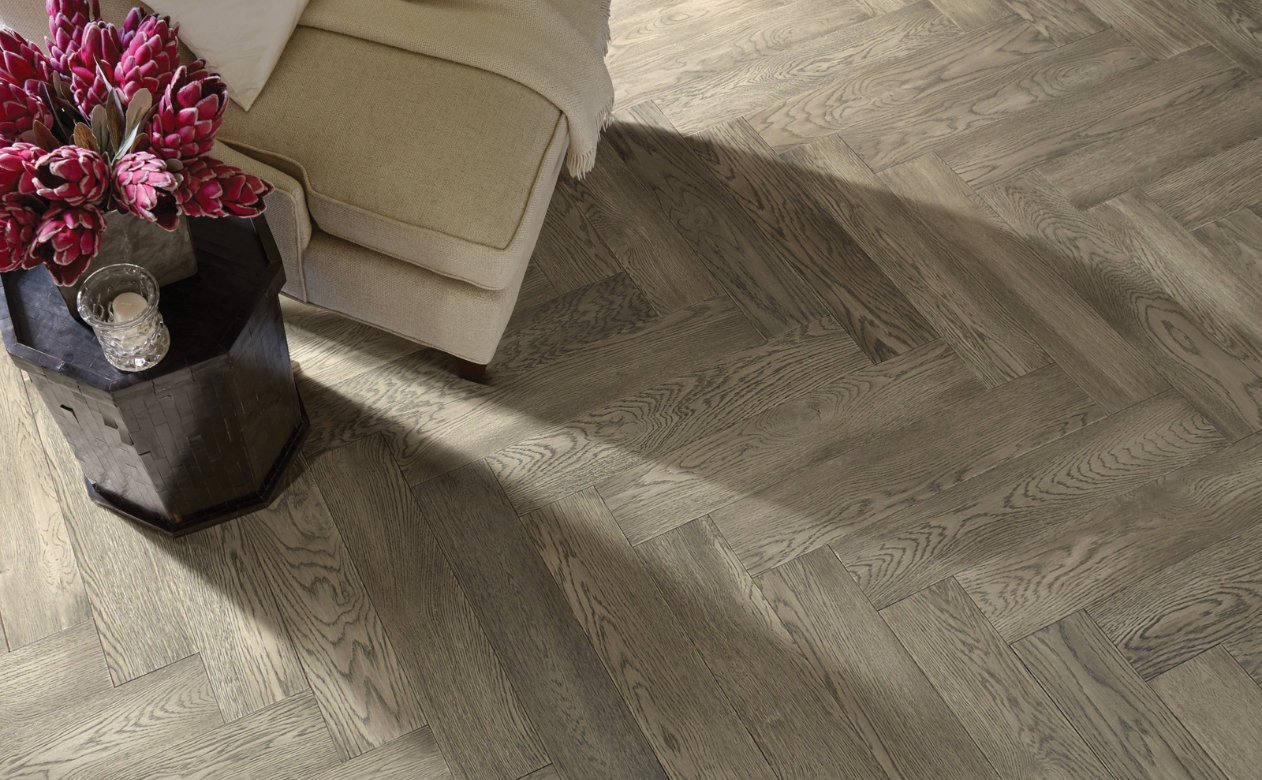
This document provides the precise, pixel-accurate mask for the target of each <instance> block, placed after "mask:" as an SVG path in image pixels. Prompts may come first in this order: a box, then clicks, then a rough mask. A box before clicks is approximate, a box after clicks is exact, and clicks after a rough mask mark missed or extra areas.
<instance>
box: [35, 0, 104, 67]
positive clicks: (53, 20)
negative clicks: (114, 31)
mask: <svg viewBox="0 0 1262 780" xmlns="http://www.w3.org/2000/svg"><path fill="white" fill-rule="evenodd" d="M44 8H45V10H47V11H48V34H49V35H50V36H52V37H51V38H45V39H44V43H46V44H47V45H48V56H49V61H50V63H51V64H52V67H53V68H54V69H55V70H56V71H57V72H58V73H60V74H61V75H62V76H63V77H65V78H67V79H69V78H70V65H69V63H68V62H67V60H68V59H69V57H70V55H71V54H73V53H74V50H75V49H77V48H79V43H80V42H81V41H82V40H83V30H84V28H85V27H87V26H88V22H91V21H92V20H94V19H100V18H101V3H100V0H47V2H46V3H45V4H44Z"/></svg>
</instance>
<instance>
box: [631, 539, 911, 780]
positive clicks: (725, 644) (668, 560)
mask: <svg viewBox="0 0 1262 780" xmlns="http://www.w3.org/2000/svg"><path fill="white" fill-rule="evenodd" d="M640 554H641V556H642V557H643V558H644V561H645V563H646V565H647V566H648V567H649V569H650V570H651V571H652V572H653V575H654V577H655V578H656V580H657V585H658V588H659V589H660V590H661V593H662V597H663V598H664V599H665V600H666V603H667V604H669V605H670V607H671V609H673V610H674V612H675V615H676V616H677V617H678V619H679V623H680V625H682V626H683V629H684V631H686V632H687V634H688V636H689V637H690V638H691V639H692V642H693V644H694V645H696V647H697V651H698V652H699V653H700V654H701V657H702V658H703V659H704V660H705V662H706V664H707V665H708V666H709V667H710V670H711V671H712V672H713V673H714V676H715V678H716V679H718V681H719V684H720V685H721V686H723V689H724V690H725V691H726V692H727V695H728V698H729V699H730V700H731V702H732V706H733V707H735V708H736V712H737V713H738V714H739V715H740V716H741V719H742V720H744V722H745V725H746V727H748V728H749V731H750V733H751V734H753V737H754V740H755V741H757V743H758V745H759V747H761V748H762V751H763V754H764V755H766V756H767V760H768V761H769V762H770V763H771V765H772V767H773V768H774V769H775V770H776V772H777V774H778V775H779V776H780V777H781V778H782V780H788V778H794V780H806V778H819V779H820V780H823V779H824V778H833V777H836V776H837V774H838V773H839V772H841V773H844V774H845V776H846V777H848V778H856V779H857V778H873V779H875V778H884V777H886V775H885V773H884V772H883V771H882V770H881V768H880V765H879V764H878V763H877V761H876V760H875V758H873V756H872V754H871V753H870V752H869V750H868V748H867V746H866V745H865V744H864V742H863V740H862V738H861V737H860V736H859V734H858V733H857V732H856V731H855V730H854V728H853V726H852V725H851V724H850V722H849V721H848V720H847V718H846V715H845V713H844V712H842V710H841V707H840V705H839V704H838V703H837V701H836V700H835V699H833V698H832V696H831V695H829V693H827V692H826V690H825V688H824V685H823V681H822V680H821V679H820V678H819V676H818V675H817V674H816V672H815V670H814V669H813V668H812V667H811V666H810V664H809V662H808V661H807V659H806V656H804V655H803V654H802V651H801V650H799V649H798V648H797V646H796V645H795V644H794V643H793V637H792V636H791V635H790V634H789V632H788V631H787V630H786V629H785V627H784V626H783V625H782V624H781V623H780V619H779V618H778V617H776V614H775V611H774V610H773V609H772V607H771V604H770V603H769V602H768V601H767V599H766V598H765V597H764V596H763V595H762V592H761V591H760V590H759V589H758V587H757V586H756V585H755V584H754V582H753V581H752V580H751V579H750V578H749V575H748V574H746V573H745V570H744V569H742V568H741V565H740V562H739V561H737V560H736V557H735V555H733V554H732V551H731V549H730V548H729V547H728V546H727V543H726V542H724V541H723V537H722V535H721V534H720V533H719V531H718V529H717V528H715V527H714V525H713V524H712V523H711V522H710V521H709V520H708V519H707V518H702V519H700V520H695V521H693V522H691V523H689V524H687V525H685V526H683V527H681V528H677V529H675V530H673V531H670V532H668V533H665V534H662V535H661V536H658V537H656V538H655V539H652V540H651V541H649V542H647V543H645V544H644V545H642V546H641V547H640ZM699 595H700V596H701V597H700V598H699V597H698V596H699ZM769 681H774V684H768V682H769Z"/></svg>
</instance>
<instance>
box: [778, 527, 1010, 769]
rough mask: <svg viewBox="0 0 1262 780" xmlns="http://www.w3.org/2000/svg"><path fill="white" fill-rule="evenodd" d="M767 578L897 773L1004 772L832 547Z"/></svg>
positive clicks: (853, 715)
mask: <svg viewBox="0 0 1262 780" xmlns="http://www.w3.org/2000/svg"><path fill="white" fill-rule="evenodd" d="M760 584H761V586H762V592H763V594H764V595H765V596H766V598H767V600H768V601H769V602H770V603H771V606H772V607H773V608H774V609H775V611H776V615H777V616H778V617H779V618H780V622H781V623H783V624H784V627H785V629H786V630H787V631H788V632H789V634H790V635H791V636H792V637H793V640H794V642H795V643H796V644H797V646H798V647H799V648H800V649H801V650H802V651H803V652H804V653H805V654H806V657H807V660H808V661H809V662H810V664H811V666H812V667H813V668H814V669H815V671H816V673H817V674H819V676H820V678H821V679H823V680H824V684H825V686H827V688H828V690H829V692H830V693H832V695H833V697H834V698H835V699H837V701H838V702H839V703H840V704H841V706H842V709H843V710H844V711H845V713H846V716H847V717H848V718H849V719H850V722H851V723H852V724H853V725H854V727H855V730H856V731H858V732H859V734H860V735H862V737H863V739H864V742H865V743H866V744H867V746H868V749H869V750H870V751H871V752H872V754H873V755H874V756H875V757H876V758H877V760H878V761H879V762H880V763H881V766H882V768H884V769H885V770H886V773H887V774H889V775H890V777H903V778H906V780H918V779H920V778H923V779H924V780H931V779H934V780H936V778H947V777H961V778H963V777H969V778H978V780H982V779H983V778H995V777H997V775H996V774H995V771H994V769H992V768H991V766H990V764H989V763H988V762H987V761H986V758H985V757H984V756H983V755H982V754H981V752H980V751H979V750H978V748H977V745H975V744H974V743H973V740H972V738H971V737H969V735H968V732H966V731H965V730H964V727H963V726H961V725H960V722H959V720H958V719H956V717H955V714H954V713H952V712H951V710H950V709H949V708H948V707H947V706H946V703H945V702H943V701H942V697H941V696H939V695H938V692H937V691H936V690H934V688H933V686H932V685H930V684H929V680H928V679H927V678H926V677H925V675H924V672H922V671H921V670H920V668H919V667H918V666H916V664H915V662H914V661H913V660H912V658H911V656H910V655H908V654H907V651H906V650H904V649H903V647H902V645H900V644H899V643H898V639H897V638H896V637H895V636H894V634H893V632H891V631H890V629H889V627H888V626H887V625H886V624H885V622H884V621H882V620H881V617H880V616H879V615H878V614H877V612H876V610H875V609H873V608H872V605H871V604H870V603H869V602H868V601H867V599H866V597H864V595H863V593H862V592H861V591H860V590H859V588H858V586H856V584H855V582H854V580H853V579H851V577H850V575H849V574H848V573H847V572H846V570H845V569H844V568H843V567H842V565H841V563H840V562H839V561H838V560H837V558H836V557H835V556H834V555H833V554H832V553H831V552H830V551H828V550H826V549H824V550H815V551H814V552H809V553H807V554H805V555H803V556H801V557H799V558H797V559H795V560H793V561H790V562H789V563H786V564H785V565H783V566H781V567H779V568H776V569H772V570H771V571H769V572H767V573H766V574H764V575H762V577H761V579H760Z"/></svg>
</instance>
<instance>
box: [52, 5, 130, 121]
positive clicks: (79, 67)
mask: <svg viewBox="0 0 1262 780" xmlns="http://www.w3.org/2000/svg"><path fill="white" fill-rule="evenodd" d="M122 50H123V44H122V41H121V40H120V38H119V35H118V28H117V27H115V26H114V25H112V24H109V23H108V22H100V21H97V22H90V23H89V24H88V25H87V26H86V27H84V28H83V40H82V41H81V42H80V43H79V48H77V49H75V50H74V52H73V53H72V54H71V55H70V56H69V57H67V59H66V64H67V67H69V69H70V90H71V91H72V92H73V93H74V99H75V103H78V104H79V110H80V111H82V112H83V114H84V116H91V115H92V109H93V108H96V107H97V106H99V105H101V104H102V103H104V102H105V101H106V99H107V98H108V97H109V92H110V88H111V87H113V86H114V84H113V79H114V70H115V68H117V67H118V62H119V60H120V59H121V58H122V55H123V51H122Z"/></svg>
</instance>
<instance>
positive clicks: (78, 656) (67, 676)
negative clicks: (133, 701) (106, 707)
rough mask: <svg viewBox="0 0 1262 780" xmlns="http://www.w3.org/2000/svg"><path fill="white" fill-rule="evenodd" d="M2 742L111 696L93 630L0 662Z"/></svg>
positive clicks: (80, 629)
mask: <svg viewBox="0 0 1262 780" xmlns="http://www.w3.org/2000/svg"><path fill="white" fill-rule="evenodd" d="M0 680H4V685H3V686H0V737H4V738H6V739H7V738H8V737H7V736H6V735H11V734H13V733H14V732H15V731H17V730H19V729H20V728H21V727H22V726H23V725H24V724H27V723H29V722H30V721H31V720H33V719H35V718H38V717H41V716H44V715H47V714H48V713H49V712H52V711H55V710H58V709H76V708H81V706H82V704H83V702H85V701H87V700H89V699H91V698H92V697H93V696H97V695H99V694H102V693H104V692H105V691H108V690H110V688H111V687H112V686H111V683H110V674H109V669H108V668H106V666H105V655H104V654H102V652H101V640H99V639H97V637H96V626H95V625H93V623H92V621H91V620H86V621H84V622H82V623H80V624H78V625H76V626H71V627H70V628H68V629H66V630H65V631H61V632H59V633H56V634H53V635H51V636H46V637H44V638H43V639H40V640H38V641H35V642H32V643H31V644H29V645H26V646H25V647H23V648H21V649H18V650H14V651H13V652H11V653H8V654H6V655H5V656H3V657H0Z"/></svg>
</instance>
